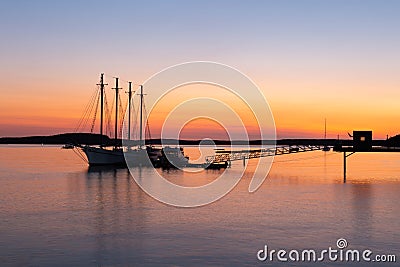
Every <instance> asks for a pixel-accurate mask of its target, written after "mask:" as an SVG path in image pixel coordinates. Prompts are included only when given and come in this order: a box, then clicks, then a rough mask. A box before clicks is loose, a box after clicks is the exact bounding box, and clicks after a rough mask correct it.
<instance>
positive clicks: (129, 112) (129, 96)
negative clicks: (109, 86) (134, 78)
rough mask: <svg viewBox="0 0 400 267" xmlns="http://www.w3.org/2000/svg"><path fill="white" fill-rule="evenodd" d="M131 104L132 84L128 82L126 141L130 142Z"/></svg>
mask: <svg viewBox="0 0 400 267" xmlns="http://www.w3.org/2000/svg"><path fill="white" fill-rule="evenodd" d="M131 102H132V82H129V91H128V140H131V109H132V106H131Z"/></svg>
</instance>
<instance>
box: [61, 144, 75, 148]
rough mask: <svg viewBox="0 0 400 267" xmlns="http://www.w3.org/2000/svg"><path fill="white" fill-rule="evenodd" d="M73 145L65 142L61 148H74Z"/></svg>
mask: <svg viewBox="0 0 400 267" xmlns="http://www.w3.org/2000/svg"><path fill="white" fill-rule="evenodd" d="M74 147H75V146H74V145H73V144H65V145H63V146H62V147H61V148H62V149H74Z"/></svg>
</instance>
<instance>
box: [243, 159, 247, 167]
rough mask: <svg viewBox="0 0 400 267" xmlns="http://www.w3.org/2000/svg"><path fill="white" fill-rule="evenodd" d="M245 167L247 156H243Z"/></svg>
mask: <svg viewBox="0 0 400 267" xmlns="http://www.w3.org/2000/svg"><path fill="white" fill-rule="evenodd" d="M243 167H246V157H245V156H243Z"/></svg>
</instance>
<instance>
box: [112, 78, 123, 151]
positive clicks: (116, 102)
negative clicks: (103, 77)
mask: <svg viewBox="0 0 400 267" xmlns="http://www.w3.org/2000/svg"><path fill="white" fill-rule="evenodd" d="M113 89H115V133H114V136H115V147H116V146H117V141H118V91H119V89H122V88H119V87H118V78H115V88H113Z"/></svg>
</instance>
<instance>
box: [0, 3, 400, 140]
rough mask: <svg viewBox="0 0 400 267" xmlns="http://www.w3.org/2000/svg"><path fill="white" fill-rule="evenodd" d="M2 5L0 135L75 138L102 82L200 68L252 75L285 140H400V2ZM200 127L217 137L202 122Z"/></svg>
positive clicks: (156, 122) (140, 79) (137, 79)
mask: <svg viewBox="0 0 400 267" xmlns="http://www.w3.org/2000/svg"><path fill="white" fill-rule="evenodd" d="M4 5H5V6H4V7H5V8H4V10H7V12H4V14H3V15H2V16H1V18H0V24H1V25H2V27H1V32H0V34H1V36H2V42H1V44H0V58H1V64H0V96H1V97H0V137H4V136H25V135H38V134H57V133H63V132H71V131H73V130H74V129H75V127H76V125H77V123H78V120H79V118H80V116H81V115H82V112H83V109H84V107H85V105H86V103H87V101H88V100H89V98H90V96H91V94H92V92H93V90H94V89H95V88H96V85H95V84H96V83H98V81H99V75H100V73H101V72H104V73H105V74H106V82H108V83H109V84H110V85H109V87H113V85H114V80H113V77H114V76H118V77H120V78H121V83H120V85H121V86H122V87H124V90H126V89H127V85H126V81H127V80H132V81H133V82H135V83H137V84H140V83H143V82H144V81H146V80H147V79H148V78H149V77H150V76H151V75H153V74H155V73H157V72H159V71H161V70H162V69H164V68H166V67H169V66H172V65H175V64H179V63H182V62H188V61H199V60H201V61H215V62H220V63H222V64H226V65H229V66H232V67H234V68H236V69H238V70H239V71H241V72H243V73H244V74H246V75H247V76H248V77H250V78H251V79H252V80H253V81H254V82H255V83H256V84H257V86H258V87H259V88H260V90H261V91H262V92H263V94H264V95H265V98H266V99H267V101H268V102H269V104H270V107H271V110H272V113H273V115H274V118H275V123H276V129H277V137H278V138H287V137H298V138H302V137H312V138H320V137H323V129H324V119H325V118H326V119H327V122H328V137H329V138H336V137H337V135H340V137H341V138H348V137H347V132H351V131H352V130H360V129H370V130H373V132H374V138H386V135H389V136H393V135H396V134H399V133H400V128H399V127H398V122H399V121H400V105H399V104H398V100H399V99H400V75H399V70H400V53H399V47H400V34H399V29H400V16H398V14H399V10H400V5H399V4H398V3H396V2H390V3H386V4H385V5H383V4H381V3H380V2H379V1H376V2H374V1H371V2H367V3H363V4H362V5H361V4H360V3H358V2H357V1H355V2H351V3H347V2H346V3H345V4H344V3H342V2H340V1H339V2H337V1H329V2H327V1H326V2H323V3H319V4H318V5H316V4H315V3H313V2H312V1H311V2H307V1H306V2H293V3H291V5H287V4H286V3H284V2H282V3H281V2H280V1H257V2H254V3H252V4H251V5H250V4H248V3H247V2H246V1H242V2H237V3H235V4H232V3H229V2H224V1H211V2H204V1H199V2H196V3H195V2H192V1H189V2H187V3H185V4H183V3H181V2H174V1H172V2H169V3H168V4H163V5H161V4H160V6H155V5H152V4H149V3H147V2H146V1H132V2H130V3H128V2H127V3H124V8H119V7H118V8H115V9H114V8H112V7H111V6H110V5H106V4H102V3H98V4H97V5H96V12H93V8H94V7H93V5H92V4H90V3H87V2H86V1H81V2H76V3H75V2H74V3H69V2H68V4H65V3H62V2H59V1H53V2H51V3H47V2H46V5H44V3H36V2H32V3H28V2H27V3H25V4H24V5H20V4H18V3H17V2H15V3H14V2H13V1H11V2H9V3H5V4H4ZM132 10H134V11H135V12H134V15H133V14H132ZM204 10H207V12H204ZM98 14H103V15H104V18H103V17H102V18H99V15H98ZM105 18H107V19H105ZM110 18H113V19H112V20H111V19H110ZM238 18H240V19H238ZM146 93H147V94H148V95H149V96H151V93H152V92H147V91H146ZM204 93H206V90H205V91H204ZM209 93H211V94H213V95H214V94H215V93H214V92H209ZM193 95H194V94H193ZM193 95H192V96H193ZM125 97H126V96H125ZM188 97H190V95H189V96H188ZM219 97H221V98H223V99H227V98H229V96H226V95H224V94H223V93H222V94H220V95H219ZM110 99H111V98H110ZM178 99H179V98H175V99H174V100H175V102H170V103H169V105H164V106H161V108H160V109H159V110H158V112H160V113H159V114H158V115H154V116H153V117H152V118H150V123H151V126H152V127H153V128H154V132H155V133H156V132H157V131H158V130H157V129H159V128H160V127H161V125H160V123H161V121H162V117H163V116H164V115H163V112H165V110H164V111H163V109H168V108H169V107H170V106H171V105H172V103H176V101H177V100H178ZM229 101H231V102H230V103H231V104H232V105H233V106H234V107H236V109H240V104H238V103H237V102H235V101H234V100H232V99H230V100H229ZM197 108H199V109H201V106H198V107H197ZM184 110H185V109H182V112H185V111H184ZM216 111H217V110H216ZM242 111H243V112H244V113H243V114H242V117H243V118H244V121H245V122H246V124H247V125H246V127H247V128H248V129H254V126H255V124H254V121H252V119H251V116H249V115H248V114H247V113H246V111H245V110H242ZM228 117H229V116H228ZM228 124H229V123H228ZM195 125H196V126H195ZM169 126H172V127H173V126H174V125H173V123H172V124H171V125H169ZM189 126H190V125H188V126H187V127H186V128H185V131H186V132H190V129H189V128H188V127H189ZM192 127H196V131H197V132H199V133H200V132H201V131H203V134H202V135H207V134H210V133H211V132H212V131H211V132H210V129H208V128H209V127H210V126H207V125H206V124H204V129H201V123H200V122H197V123H195V124H192ZM252 127H253V128H252Z"/></svg>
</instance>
